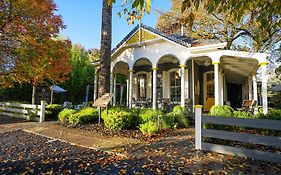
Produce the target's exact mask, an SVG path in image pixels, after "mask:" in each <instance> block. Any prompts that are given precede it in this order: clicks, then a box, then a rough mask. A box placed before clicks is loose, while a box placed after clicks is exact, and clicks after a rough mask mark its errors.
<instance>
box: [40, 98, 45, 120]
mask: <svg viewBox="0 0 281 175" xmlns="http://www.w3.org/2000/svg"><path fill="white" fill-rule="evenodd" d="M45 104H46V102H45V101H41V105H40V119H39V122H40V123H42V122H44V121H45Z"/></svg>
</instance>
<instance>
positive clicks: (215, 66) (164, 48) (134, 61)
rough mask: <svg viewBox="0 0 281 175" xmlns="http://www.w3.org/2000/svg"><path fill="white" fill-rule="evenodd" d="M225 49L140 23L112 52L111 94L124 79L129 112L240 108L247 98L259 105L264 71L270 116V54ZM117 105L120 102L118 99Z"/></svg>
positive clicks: (265, 106)
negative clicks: (163, 108) (175, 107)
mask: <svg viewBox="0 0 281 175" xmlns="http://www.w3.org/2000/svg"><path fill="white" fill-rule="evenodd" d="M225 46H226V43H218V42H210V41H208V42H206V41H200V40H194V39H190V38H187V37H185V36H181V35H167V34H165V33H162V32H160V31H158V30H156V29H154V28H151V27H148V26H146V25H143V24H140V25H139V26H136V27H135V28H134V29H133V30H132V31H131V32H130V33H129V34H128V35H127V36H126V37H125V38H124V39H123V40H122V41H121V42H120V43H119V44H118V45H117V46H116V48H114V49H113V52H112V57H111V88H110V89H111V93H115V94H116V80H115V77H116V75H118V74H120V75H124V76H126V77H127V80H128V81H127V87H128V88H127V106H128V107H132V106H134V105H136V104H137V103H141V104H146V105H148V106H150V105H151V107H152V108H153V109H156V108H158V107H160V105H161V104H162V105H163V104H165V103H173V104H180V105H181V106H186V105H188V106H189V107H190V110H191V111H194V105H196V104H201V105H203V106H204V108H203V110H204V111H209V110H210V108H211V107H212V106H213V105H224V104H228V105H231V106H233V107H239V106H241V103H242V101H243V100H245V99H253V100H258V92H257V79H256V73H257V69H258V68H259V67H261V71H262V102H263V104H262V106H263V111H264V112H265V113H267V111H268V108H267V76H266V66H267V63H268V62H267V57H268V56H269V55H268V54H264V53H252V52H241V51H233V50H225V49H224V48H225ZM122 91H123V90H122ZM124 93H125V91H124ZM122 96H125V95H121V96H118V97H119V98H120V97H121V98H122ZM116 101H120V99H116V96H115V99H114V103H116Z"/></svg>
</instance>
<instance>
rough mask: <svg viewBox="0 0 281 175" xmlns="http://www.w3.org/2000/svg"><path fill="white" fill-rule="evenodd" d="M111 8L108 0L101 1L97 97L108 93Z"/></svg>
mask: <svg viewBox="0 0 281 175" xmlns="http://www.w3.org/2000/svg"><path fill="white" fill-rule="evenodd" d="M111 28H112V7H111V6H109V5H108V0H103V5H102V26H101V47H100V63H101V65H100V71H99V80H98V87H99V88H98V96H101V95H103V94H105V93H109V91H110V58H111V37H112V29H111Z"/></svg>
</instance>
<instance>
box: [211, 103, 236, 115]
mask: <svg viewBox="0 0 281 175" xmlns="http://www.w3.org/2000/svg"><path fill="white" fill-rule="evenodd" d="M234 111H235V110H234V109H233V108H232V107H230V106H226V105H225V106H212V108H211V109H210V112H209V114H210V115H213V116H221V117H231V116H233V112H234Z"/></svg>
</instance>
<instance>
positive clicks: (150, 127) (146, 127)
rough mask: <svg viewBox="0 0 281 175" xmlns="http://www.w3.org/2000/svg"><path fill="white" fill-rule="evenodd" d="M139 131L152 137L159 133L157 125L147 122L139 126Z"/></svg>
mask: <svg viewBox="0 0 281 175" xmlns="http://www.w3.org/2000/svg"><path fill="white" fill-rule="evenodd" d="M140 131H141V132H142V133H143V134H147V135H150V136H151V135H152V134H155V133H158V132H159V128H158V126H157V123H155V122H152V121H149V122H146V123H143V124H141V125H140Z"/></svg>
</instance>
